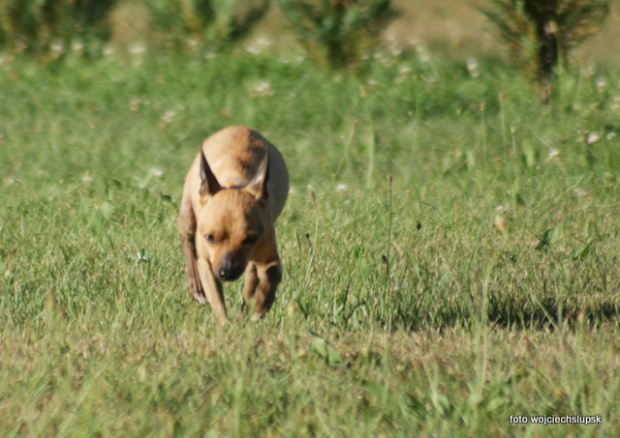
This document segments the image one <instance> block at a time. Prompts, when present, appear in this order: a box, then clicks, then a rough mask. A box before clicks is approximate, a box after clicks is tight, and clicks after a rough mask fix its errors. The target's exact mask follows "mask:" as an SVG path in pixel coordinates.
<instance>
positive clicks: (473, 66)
mask: <svg viewBox="0 0 620 438" xmlns="http://www.w3.org/2000/svg"><path fill="white" fill-rule="evenodd" d="M467 71H468V72H469V74H470V76H471V77H472V78H477V77H478V76H480V70H479V69H478V62H476V60H475V59H468V60H467Z"/></svg>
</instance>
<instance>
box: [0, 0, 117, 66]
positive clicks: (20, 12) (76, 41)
mask: <svg viewBox="0 0 620 438" xmlns="http://www.w3.org/2000/svg"><path fill="white" fill-rule="evenodd" d="M115 5H116V0H0V45H1V46H3V47H4V48H6V49H9V50H16V51H20V52H27V53H33V54H42V53H52V54H53V55H55V56H60V55H62V54H63V53H66V52H67V51H68V50H72V51H74V52H83V53H85V54H88V55H94V54H97V53H99V52H100V51H101V48H102V47H103V43H105V41H107V40H108V39H109V37H110V36H111V29H110V22H109V16H110V12H111V11H112V9H113V8H114V6H115Z"/></svg>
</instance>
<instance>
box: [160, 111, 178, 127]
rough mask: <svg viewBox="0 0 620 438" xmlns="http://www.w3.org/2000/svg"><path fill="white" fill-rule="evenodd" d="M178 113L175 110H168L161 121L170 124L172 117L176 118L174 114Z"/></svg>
mask: <svg viewBox="0 0 620 438" xmlns="http://www.w3.org/2000/svg"><path fill="white" fill-rule="evenodd" d="M175 115H176V112H175V111H172V110H169V111H166V112H165V113H164V114H163V115H162V116H161V121H162V123H165V124H168V123H170V122H171V121H172V119H173V118H174V116H175Z"/></svg>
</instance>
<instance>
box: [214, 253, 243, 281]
mask: <svg viewBox="0 0 620 438" xmlns="http://www.w3.org/2000/svg"><path fill="white" fill-rule="evenodd" d="M217 274H218V277H220V280H222V281H233V280H236V279H237V278H239V277H241V274H243V266H239V265H238V264H237V263H235V261H234V260H233V259H232V257H225V258H224V259H223V260H222V263H221V264H220V267H219V269H218V270H217Z"/></svg>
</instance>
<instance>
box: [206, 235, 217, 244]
mask: <svg viewBox="0 0 620 438" xmlns="http://www.w3.org/2000/svg"><path fill="white" fill-rule="evenodd" d="M205 239H206V240H207V242H209V243H215V242H216V239H215V236H214V235H213V234H205Z"/></svg>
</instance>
